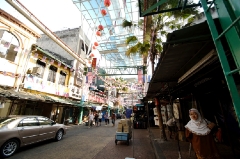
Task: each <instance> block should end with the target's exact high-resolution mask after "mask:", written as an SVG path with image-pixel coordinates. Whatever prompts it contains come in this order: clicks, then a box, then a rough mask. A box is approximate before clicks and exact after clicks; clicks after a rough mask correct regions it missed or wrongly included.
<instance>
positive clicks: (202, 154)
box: [185, 108, 220, 159]
mask: <svg viewBox="0 0 240 159" xmlns="http://www.w3.org/2000/svg"><path fill="white" fill-rule="evenodd" d="M189 117H190V119H191V120H190V121H189V122H188V123H187V125H185V128H186V138H187V139H188V140H189V141H190V142H191V143H192V146H193V150H194V151H195V153H196V157H197V159H220V155H219V153H218V150H217V147H216V145H215V142H214V139H213V136H212V134H211V129H212V128H213V127H214V126H215V124H214V123H211V122H210V121H208V120H206V119H203V118H202V117H201V115H200V113H199V112H198V110H197V109H195V108H192V109H190V110H189Z"/></svg>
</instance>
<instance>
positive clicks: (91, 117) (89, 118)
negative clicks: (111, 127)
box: [88, 112, 94, 128]
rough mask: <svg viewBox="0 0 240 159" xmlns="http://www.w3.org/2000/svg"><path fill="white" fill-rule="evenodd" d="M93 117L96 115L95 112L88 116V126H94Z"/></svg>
mask: <svg viewBox="0 0 240 159" xmlns="http://www.w3.org/2000/svg"><path fill="white" fill-rule="evenodd" d="M93 119H94V115H93V112H91V113H90V114H89V116H88V128H90V127H92V125H93Z"/></svg>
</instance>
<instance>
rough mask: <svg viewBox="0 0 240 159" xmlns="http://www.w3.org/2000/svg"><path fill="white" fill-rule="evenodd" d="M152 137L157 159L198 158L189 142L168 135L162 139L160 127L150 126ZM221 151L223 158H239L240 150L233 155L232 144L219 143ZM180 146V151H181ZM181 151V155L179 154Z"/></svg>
mask: <svg viewBox="0 0 240 159" xmlns="http://www.w3.org/2000/svg"><path fill="white" fill-rule="evenodd" d="M148 131H149V134H150V138H151V141H152V144H153V147H154V151H155V154H156V158H157V159H179V158H180V157H181V159H196V157H195V153H194V151H193V149H191V151H190V152H189V146H190V144H189V142H185V141H179V146H178V141H177V140H173V139H170V140H169V137H168V133H166V134H167V137H168V141H161V140H160V129H159V128H157V127H155V128H150V129H149V130H148ZM217 147H218V150H219V153H220V155H221V157H222V159H239V158H240V151H236V150H235V156H234V155H233V151H232V149H231V147H230V146H226V145H223V144H217ZM179 148H180V151H179ZM179 152H180V155H179Z"/></svg>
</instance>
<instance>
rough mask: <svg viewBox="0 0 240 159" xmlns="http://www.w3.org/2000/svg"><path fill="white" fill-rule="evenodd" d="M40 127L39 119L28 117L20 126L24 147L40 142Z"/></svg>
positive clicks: (19, 130)
mask: <svg viewBox="0 0 240 159" xmlns="http://www.w3.org/2000/svg"><path fill="white" fill-rule="evenodd" d="M39 131H40V126H39V123H38V120H37V118H35V117H26V118H24V119H23V120H22V121H20V123H19V124H18V133H19V136H20V138H21V140H22V142H23V144H24V145H27V144H31V143H35V142H38V141H39Z"/></svg>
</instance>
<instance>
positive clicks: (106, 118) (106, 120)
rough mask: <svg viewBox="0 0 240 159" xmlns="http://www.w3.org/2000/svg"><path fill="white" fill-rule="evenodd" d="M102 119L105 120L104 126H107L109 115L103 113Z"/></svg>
mask: <svg viewBox="0 0 240 159" xmlns="http://www.w3.org/2000/svg"><path fill="white" fill-rule="evenodd" d="M104 119H105V126H107V125H109V114H108V112H106V113H105V115H104Z"/></svg>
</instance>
